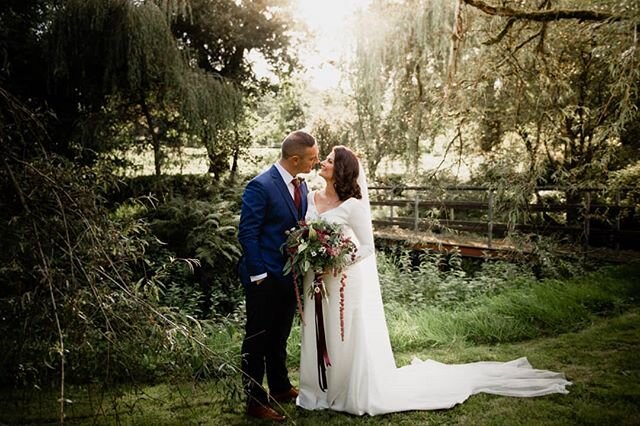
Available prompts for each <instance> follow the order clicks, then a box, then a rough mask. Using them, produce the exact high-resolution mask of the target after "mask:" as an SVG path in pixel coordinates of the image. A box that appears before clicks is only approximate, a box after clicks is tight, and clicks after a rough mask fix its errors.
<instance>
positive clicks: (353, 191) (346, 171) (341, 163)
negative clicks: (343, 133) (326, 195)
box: [333, 145, 362, 201]
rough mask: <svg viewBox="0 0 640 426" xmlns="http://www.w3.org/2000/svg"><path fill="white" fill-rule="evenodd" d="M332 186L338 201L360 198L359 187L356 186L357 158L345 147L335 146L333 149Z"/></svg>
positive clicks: (358, 171) (358, 172) (358, 169)
mask: <svg viewBox="0 0 640 426" xmlns="http://www.w3.org/2000/svg"><path fill="white" fill-rule="evenodd" d="M333 153H334V159H333V179H334V184H333V186H334V187H335V189H336V193H337V194H338V198H339V199H340V201H344V200H348V199H349V198H351V197H354V198H358V199H360V198H362V192H361V191H360V185H358V175H359V174H360V167H359V164H358V157H356V155H355V154H354V153H353V151H351V150H350V149H349V148H347V147H346V146H342V145H336V146H334V147H333Z"/></svg>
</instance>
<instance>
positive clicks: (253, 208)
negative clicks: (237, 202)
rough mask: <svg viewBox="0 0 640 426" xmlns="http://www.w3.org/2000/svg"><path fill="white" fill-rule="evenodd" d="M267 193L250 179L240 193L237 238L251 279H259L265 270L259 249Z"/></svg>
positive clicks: (264, 275) (259, 184) (263, 276)
mask: <svg viewBox="0 0 640 426" xmlns="http://www.w3.org/2000/svg"><path fill="white" fill-rule="evenodd" d="M267 200H268V199H267V194H266V191H265V189H264V187H263V186H262V184H261V183H260V182H259V181H257V180H255V179H254V180H252V181H250V182H249V183H248V184H247V187H246V188H245V190H244V193H243V194H242V209H241V211H240V224H239V226H238V240H239V241H240V245H241V246H242V250H243V252H244V256H245V263H246V266H247V270H248V272H249V275H250V276H251V281H260V280H261V279H264V278H265V277H266V276H267V271H266V268H265V266H264V261H263V259H262V252H261V250H260V237H261V234H262V225H263V223H264V220H265V215H266V211H267Z"/></svg>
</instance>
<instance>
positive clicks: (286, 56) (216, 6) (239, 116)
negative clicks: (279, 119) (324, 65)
mask: <svg viewBox="0 0 640 426" xmlns="http://www.w3.org/2000/svg"><path fill="white" fill-rule="evenodd" d="M189 4H190V13H189V14H183V15H180V16H177V18H176V19H175V20H174V21H173V22H172V25H171V28H172V31H173V33H174V36H175V37H176V39H177V40H178V43H179V45H180V46H181V48H183V50H184V51H185V52H186V54H187V55H188V57H189V60H190V61H191V62H192V63H193V64H195V65H197V67H198V68H200V69H201V70H203V71H204V72H206V73H207V74H210V75H214V76H217V77H220V78H223V79H225V81H229V82H232V83H233V84H234V86H235V87H236V88H237V89H238V90H239V91H240V92H241V93H242V95H243V99H244V107H242V108H240V105H236V108H235V109H233V110H234V111H235V112H236V114H234V115H233V120H232V121H231V123H230V126H226V127H223V128H220V129H219V130H218V131H217V132H209V133H208V134H207V135H206V137H205V138H204V140H203V142H204V145H205V146H206V147H207V151H208V154H209V169H210V170H209V171H210V172H213V173H216V172H219V171H220V169H221V168H223V167H225V162H226V158H227V157H225V153H227V152H229V151H230V152H231V155H232V156H233V159H234V161H233V165H232V171H233V169H235V168H236V167H237V159H238V156H239V155H240V153H241V151H243V150H245V149H246V148H247V147H248V146H249V144H250V141H251V138H250V137H249V133H250V131H249V125H250V124H249V119H248V118H249V117H250V116H251V111H250V110H252V109H254V108H255V107H256V103H257V100H258V98H259V97H261V96H263V95H264V94H265V93H273V92H274V91H275V90H274V89H276V88H277V87H274V85H273V84H272V83H270V82H269V81H268V80H267V79H266V78H258V77H257V76H256V74H255V72H254V70H253V65H252V64H251V62H250V61H249V59H248V54H249V53H258V54H259V55H261V56H262V57H263V58H264V59H265V62H266V63H267V64H268V66H269V68H270V70H271V71H272V72H273V73H274V74H276V75H278V76H279V77H281V81H286V80H287V78H288V77H289V76H290V74H291V72H292V71H293V70H294V69H295V68H296V67H297V61H296V58H295V55H294V53H293V51H292V49H291V48H290V47H291V44H292V41H291V35H290V30H291V27H292V26H293V20H292V19H291V17H290V11H289V9H288V4H289V2H288V1H287V0H264V1H259V2H256V1H249V0H189ZM284 86H286V84H284ZM284 90H285V91H286V90H287V89H286V87H284ZM281 137H282V136H279V137H278V138H281Z"/></svg>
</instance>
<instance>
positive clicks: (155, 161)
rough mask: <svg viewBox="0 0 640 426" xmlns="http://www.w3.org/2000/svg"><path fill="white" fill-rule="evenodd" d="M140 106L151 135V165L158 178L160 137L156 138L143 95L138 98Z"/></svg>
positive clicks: (159, 170) (160, 151) (159, 169)
mask: <svg viewBox="0 0 640 426" xmlns="http://www.w3.org/2000/svg"><path fill="white" fill-rule="evenodd" d="M140 106H141V107H142V113H143V114H144V117H145V119H146V120H147V126H149V133H150V134H151V144H152V145H153V164H154V166H155V172H156V176H160V174H161V172H162V171H161V163H162V150H161V149H160V148H161V147H160V136H158V133H157V132H156V129H155V126H154V124H153V117H152V116H151V112H150V111H149V106H148V105H147V101H146V98H145V96H144V94H142V95H141V96H140Z"/></svg>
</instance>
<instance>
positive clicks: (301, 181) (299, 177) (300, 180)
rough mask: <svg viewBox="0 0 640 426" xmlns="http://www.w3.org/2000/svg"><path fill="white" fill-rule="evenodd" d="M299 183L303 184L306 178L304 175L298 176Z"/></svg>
mask: <svg viewBox="0 0 640 426" xmlns="http://www.w3.org/2000/svg"><path fill="white" fill-rule="evenodd" d="M298 183H300V184H303V183H304V178H303V177H302V176H298Z"/></svg>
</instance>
